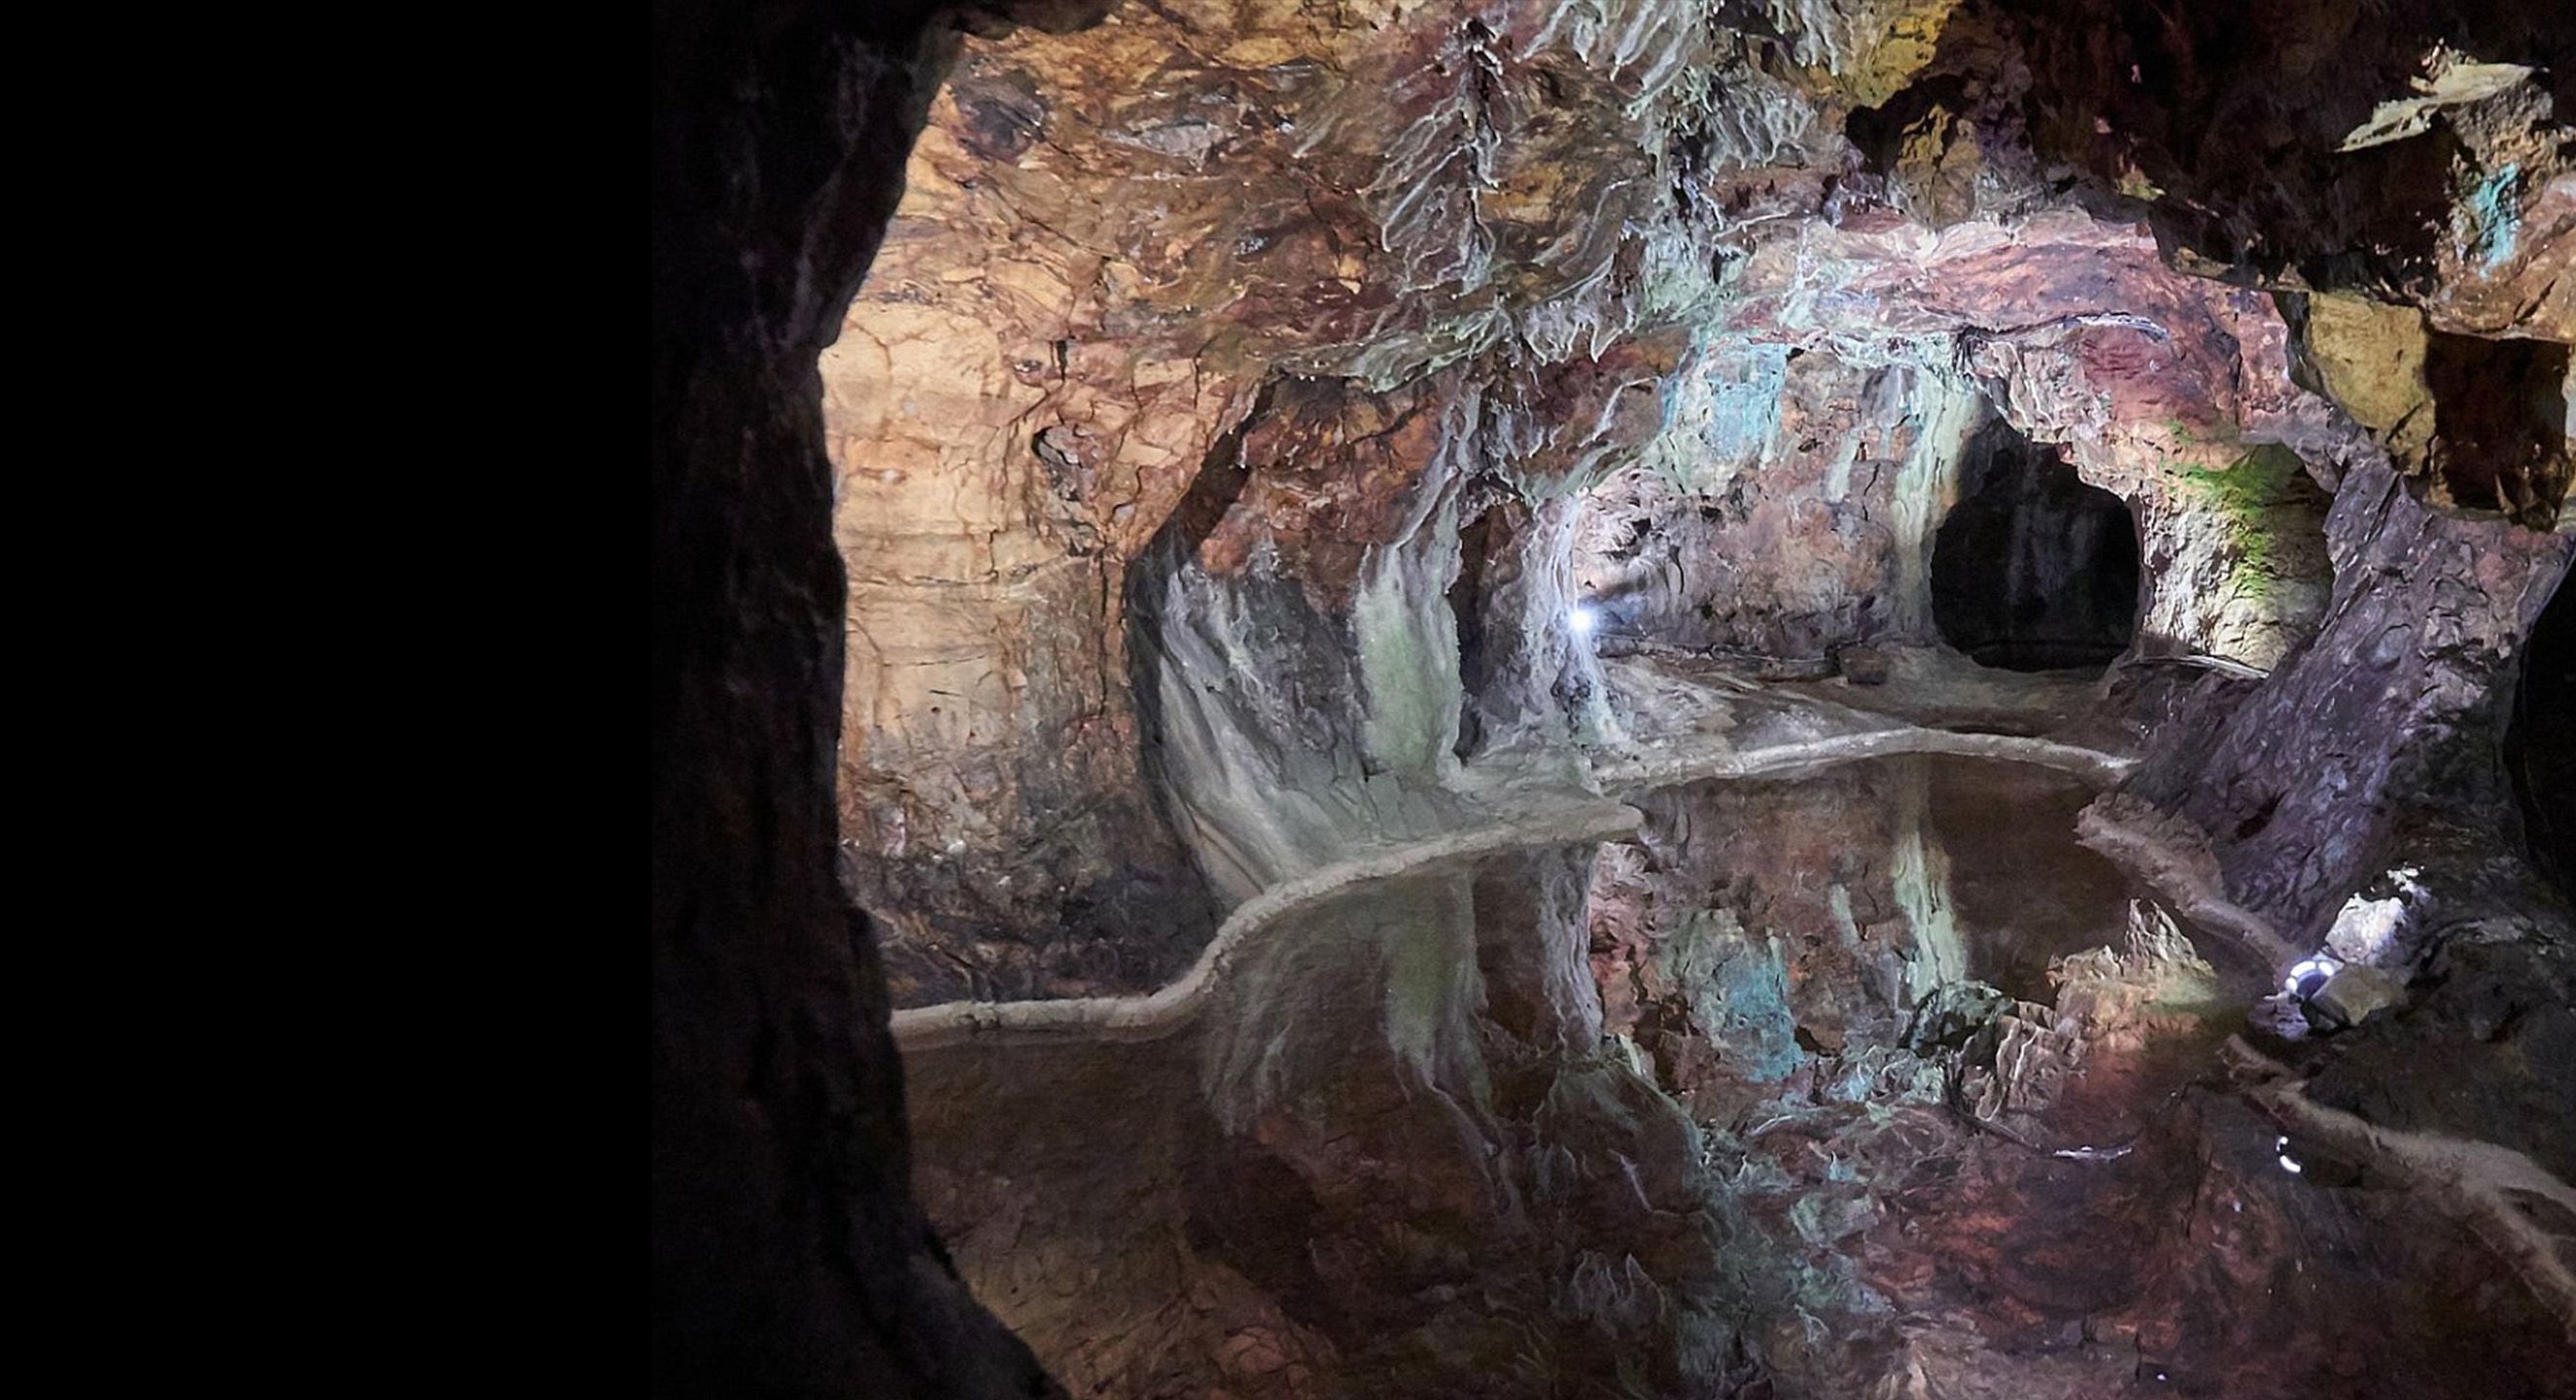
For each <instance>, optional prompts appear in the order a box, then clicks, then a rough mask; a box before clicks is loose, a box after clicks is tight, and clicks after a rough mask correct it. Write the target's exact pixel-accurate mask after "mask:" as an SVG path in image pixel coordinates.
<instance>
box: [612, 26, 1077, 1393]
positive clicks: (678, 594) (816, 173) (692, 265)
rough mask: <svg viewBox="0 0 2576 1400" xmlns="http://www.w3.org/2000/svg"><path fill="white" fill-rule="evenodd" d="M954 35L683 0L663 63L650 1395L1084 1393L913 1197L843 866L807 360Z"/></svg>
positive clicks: (860, 921) (830, 568)
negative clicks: (957, 1259)
mask: <svg viewBox="0 0 2576 1400" xmlns="http://www.w3.org/2000/svg"><path fill="white" fill-rule="evenodd" d="M953 44H954V37H953V35H951V34H949V33H947V32H946V31H945V30H944V29H937V28H931V27H928V21H927V17H926V14H925V13H924V12H923V11H922V10H920V9H917V8H915V7H911V6H899V7H891V8H888V9H881V10H877V11H872V12H870V13H869V14H868V15H866V16H864V17H857V16H851V15H847V14H831V13H827V12H826V11H825V10H823V9H822V8H820V7H813V6H802V5H790V6H786V7H783V8H773V9H771V10H769V11H766V12H764V13H763V15H762V16H760V17H759V18H758V20H757V22H755V20H754V18H753V17H751V16H748V15H745V14H742V13H739V12H737V11H735V10H733V9H731V8H729V7H724V6H714V5H669V6H663V7H661V8H659V9H657V10H656V11H655V14H654V49H653V84H654V101H653V240H652V242H653V329H652V351H653V353H652V359H653V385H652V390H653V392H652V401H653V407H652V412H653V524H652V529H653V642H652V651H653V679H652V711H653V720H652V726H653V740H652V747H653V804H652V805H653V873H652V881H653V934H652V969H653V970H652V979H653V990H652V1003H653V1012H652V1015H653V1050H652V1057H653V1070H652V1101H653V1107H652V1157H653V1164H652V1215H653V1227H652V1229H653V1282H652V1288H653V1304H652V1309H653V1323H652V1329H653V1336H652V1367H653V1381H652V1384H653V1389H654V1393H655V1394H656V1395H669V1396H701V1395H704V1396H716V1395H727V1396H744V1395H763V1396H853V1397H855V1396H860V1395H871V1396H875V1395H887V1394H899V1395H923V1396H932V1395H936V1396H1005V1395H1010V1396H1035V1395H1048V1394H1059V1393H1061V1392H1059V1391H1057V1390H1056V1389H1055V1388H1054V1386H1053V1385H1052V1384H1051V1383H1050V1382H1049V1381H1048V1380H1047V1379H1046V1377H1045V1375H1044V1374H1043V1373H1042V1372H1041V1371H1040V1370H1039V1368H1038V1366H1037V1363H1036V1361H1035V1359H1034V1358H1032V1357H1031V1355H1030V1354H1029V1352H1028V1349H1027V1348H1026V1347H1025V1346H1022V1345H1021V1344H1020V1343H1019V1342H1018V1341H1017V1340H1016V1339H1014V1338H1013V1337H1012V1336H1011V1335H1010V1334H1009V1333H1008V1332H1007V1331H1005V1330H1004V1329H1003V1328H1002V1327H1001V1326H1000V1325H999V1324H998V1323H996V1322H995V1321H994V1320H993V1319H992V1318H991V1316H990V1315H989V1314H987V1313H986V1312H985V1311H984V1310H983V1309H981V1308H980V1307H978V1306H977V1305H976V1304H975V1302H974V1301H973V1299H971V1298H970V1297H969V1296H968V1295H967V1292H966V1289H965V1286H964V1285H963V1284H962V1283H960V1282H959V1281H958V1279H957V1277H956V1275H955V1272H954V1271H953V1270H952V1269H951V1268H950V1266H949V1263H948V1260H947V1257H946V1255H945V1254H944V1253H943V1252H942V1251H941V1249H940V1246H939V1244H938V1242H937V1240H936V1239H935V1238H934V1237H933V1236H932V1234H931V1231H930V1227H929V1225H928V1223H927V1222H926V1220H925V1219H924V1217H923V1216H922V1214H921V1212H920V1210H919V1208H918V1207H917V1206H916V1205H915V1203H914V1201H913V1198H912V1194H911V1159H910V1155H909V1146H908V1136H907V1130H906V1128H905V1125H904V1121H903V1091H902V1076H901V1069H900V1066H899V1065H898V1063H897V1060H896V1057H895V1049H894V1045H893V1042H892V1040H891V1038H890V1037H889V1035H888V1034H887V1030H886V1015H887V997H886V990H885V984H884V981H883V977H882V973H881V970H880V967H879V964H878V961H877V957H876V953H875V949H874V945H873V942H872V940H871V938H870V936H869V928H868V922H867V919H866V917H865V916H864V915H862V914H859V913H857V912H856V911H854V910H852V909H851V908H850V906H849V904H848V901H847V899H846V896H845V895H844V894H843V893H842V891H841V889H840V887H839V884H838V881H837V877H836V872H835V869H834V857H833V849H834V843H835V840H836V813H835V812H834V810H833V799H832V780H833V741H834V736H835V733H836V731H837V730H838V727H839V714H838V708H837V703H836V699H837V697H836V688H837V687H838V686H839V684H840V681H841V654H840V646H841V621H842V616H843V609H844V607H845V602H846V594H845V589H844V580H843V576H842V572H841V564H840V559H839V557H838V556H837V555H836V554H835V552H834V551H833V548H832V540H831V534H830V523H831V476H832V474H831V471H830V469H829V467H828V466H827V463H826V459H825V455H824V443H823V435H822V422H821V418H820V415H819V413H818V411H817V404H818V402H819V400H820V397H821V385H820V383H819V380H818V378H817V376H816V375H815V372H814V364H815V357H816V355H817V354H818V353H819V352H820V351H821V349H822V348H823V346H824V345H825V344H826V343H828V342H829V341H830V339H831V338H832V336H833V334H834V333H835V332H836V331H837V329H838V326H839V321H840V315H841V311H842V308H843V306H844V304H845V303H846V301H847V300H848V298H849V296H850V295H851V293H852V292H853V291H854V290H855V289H856V288H857V285H858V282H859V279H860V277H861V276H862V275H863V274H864V273H865V271H866V270H867V266H868V262H869V259H870V257H871V256H872V255H873V254H874V252H875V250H876V247H877V241H878V238H879V235H880V233H881V231H882V230H883V228H884V227H885V224H886V221H887V220H888V218H889V217H890V216H891V215H892V214H893V212H894V207H895V201H896V197H897V195H898V193H899V192H900V189H901V170H902V164H903V160H904V156H905V152H906V150H907V149H908V148H909V146H910V144H911V142H912V139H913V134H914V133H915V132H916V131H917V130H918V129H919V127H920V125H921V122H922V120H923V115H924V111H925V109H926V107H927V106H928V104H929V101H930V96H931V94H932V92H933V91H934V90H935V89H936V87H937V85H938V83H939V80H940V76H941V74H942V72H943V71H944V70H945V68H946V66H947V63H948V60H949V57H950V55H951V53H952V51H953Z"/></svg>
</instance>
